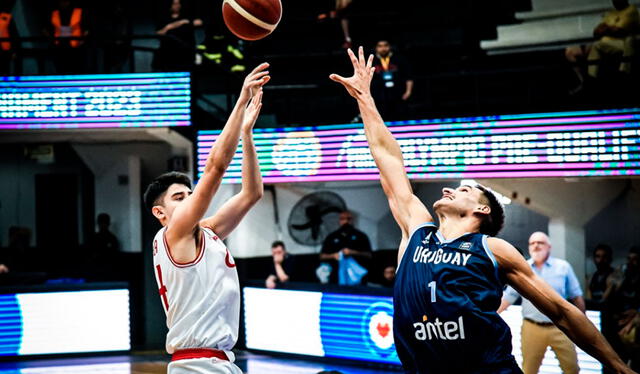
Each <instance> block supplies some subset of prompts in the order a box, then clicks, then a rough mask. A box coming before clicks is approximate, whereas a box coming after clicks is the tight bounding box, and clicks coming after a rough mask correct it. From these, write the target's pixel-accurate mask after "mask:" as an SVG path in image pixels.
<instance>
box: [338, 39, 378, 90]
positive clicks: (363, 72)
mask: <svg viewBox="0 0 640 374" xmlns="http://www.w3.org/2000/svg"><path fill="white" fill-rule="evenodd" d="M347 53H348V54H349V58H350V59H351V64H352V65H353V76H351V77H349V78H345V77H342V76H340V75H338V74H331V75H330V76H329V78H330V79H331V80H332V81H334V82H338V83H340V84H342V85H343V86H344V88H346V89H347V92H349V95H351V96H353V97H355V98H356V99H358V98H364V97H368V96H370V95H371V79H373V73H374V72H375V68H374V67H373V55H369V59H368V60H366V61H365V59H364V49H363V48H362V47H360V48H358V57H356V55H355V54H354V53H353V51H352V50H351V48H349V49H348V50H347Z"/></svg>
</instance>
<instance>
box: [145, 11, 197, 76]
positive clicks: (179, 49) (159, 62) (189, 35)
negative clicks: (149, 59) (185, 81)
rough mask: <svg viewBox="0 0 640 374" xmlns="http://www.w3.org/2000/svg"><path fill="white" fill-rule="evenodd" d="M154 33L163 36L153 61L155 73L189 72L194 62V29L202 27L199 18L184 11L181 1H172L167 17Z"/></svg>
mask: <svg viewBox="0 0 640 374" xmlns="http://www.w3.org/2000/svg"><path fill="white" fill-rule="evenodd" d="M161 24H162V25H163V26H162V27H161V28H160V29H159V30H158V31H157V32H156V33H157V34H158V35H162V36H164V38H162V39H161V40H160V48H158V50H157V51H156V54H155V56H154V59H153V68H154V69H155V70H157V71H181V70H191V69H192V68H193V65H194V62H195V51H196V37H195V28H196V27H201V26H202V20H201V19H200V18H195V17H193V15H192V14H190V13H189V12H188V11H187V10H185V9H184V7H183V4H182V1H181V0H172V1H171V8H170V11H169V15H168V16H167V17H166V18H164V19H163V20H162V22H161Z"/></svg>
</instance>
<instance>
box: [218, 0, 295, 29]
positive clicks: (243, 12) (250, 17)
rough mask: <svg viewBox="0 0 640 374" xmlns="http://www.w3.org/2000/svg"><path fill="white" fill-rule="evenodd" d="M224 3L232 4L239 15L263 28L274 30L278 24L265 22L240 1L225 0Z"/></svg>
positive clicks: (232, 7)
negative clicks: (239, 2) (245, 7)
mask: <svg viewBox="0 0 640 374" xmlns="http://www.w3.org/2000/svg"><path fill="white" fill-rule="evenodd" d="M224 5H228V6H230V7H231V9H233V10H234V11H236V12H237V13H238V14H239V15H241V16H242V17H243V18H245V19H246V20H247V21H249V22H251V23H253V24H254V25H255V26H258V27H260V28H263V29H265V30H267V31H269V32H272V31H273V30H275V28H276V26H278V24H277V23H276V24H270V23H267V22H264V21H262V20H261V19H259V18H257V17H256V16H254V15H253V14H251V13H249V12H248V11H247V10H246V9H244V8H243V7H242V6H241V5H240V4H238V2H237V1H236V0H224V2H223V6H224ZM280 12H282V9H280Z"/></svg>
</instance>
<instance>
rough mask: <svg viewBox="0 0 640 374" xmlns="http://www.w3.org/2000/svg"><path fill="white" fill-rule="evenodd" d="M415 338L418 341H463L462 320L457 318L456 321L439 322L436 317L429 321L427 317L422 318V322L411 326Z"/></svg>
mask: <svg viewBox="0 0 640 374" xmlns="http://www.w3.org/2000/svg"><path fill="white" fill-rule="evenodd" d="M413 327H414V328H415V336H416V339H418V340H464V339H465V336H464V319H462V316H460V317H458V320H457V321H440V319H439V318H437V317H436V319H435V320H433V321H430V320H429V318H427V316H426V315H425V316H422V322H416V323H414V324H413Z"/></svg>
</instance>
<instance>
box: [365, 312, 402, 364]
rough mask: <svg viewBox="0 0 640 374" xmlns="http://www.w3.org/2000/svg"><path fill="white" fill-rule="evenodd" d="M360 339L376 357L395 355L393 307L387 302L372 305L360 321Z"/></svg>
mask: <svg viewBox="0 0 640 374" xmlns="http://www.w3.org/2000/svg"><path fill="white" fill-rule="evenodd" d="M362 338H363V339H364V342H365V344H366V345H367V347H368V348H369V349H370V350H371V351H372V353H374V354H375V355H376V356H380V357H388V356H389V355H391V354H395V352H396V349H395V346H394V345H393V306H392V305H391V303H387V302H377V303H374V304H372V305H371V306H370V307H369V308H368V309H367V310H366V311H365V312H364V316H363V319H362Z"/></svg>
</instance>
